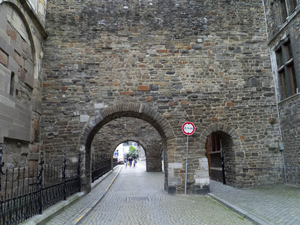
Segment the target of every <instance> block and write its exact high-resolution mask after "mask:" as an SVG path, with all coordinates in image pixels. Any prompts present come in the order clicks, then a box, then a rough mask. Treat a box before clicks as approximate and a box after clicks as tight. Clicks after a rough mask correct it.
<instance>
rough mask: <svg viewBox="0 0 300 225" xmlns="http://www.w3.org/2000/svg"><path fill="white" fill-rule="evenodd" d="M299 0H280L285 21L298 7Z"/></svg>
mask: <svg viewBox="0 0 300 225" xmlns="http://www.w3.org/2000/svg"><path fill="white" fill-rule="evenodd" d="M297 5H298V4H297V0H280V7H281V15H282V19H283V22H284V21H286V18H287V17H288V16H290V15H291V14H292V13H293V12H295V10H296V7H297Z"/></svg>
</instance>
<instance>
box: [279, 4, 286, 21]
mask: <svg viewBox="0 0 300 225" xmlns="http://www.w3.org/2000/svg"><path fill="white" fill-rule="evenodd" d="M285 3H286V2H285V0H281V1H280V4H281V10H282V19H283V21H285V20H286V17H287V10H286V4H285Z"/></svg>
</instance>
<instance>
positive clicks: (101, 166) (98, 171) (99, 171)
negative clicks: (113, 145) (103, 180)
mask: <svg viewBox="0 0 300 225" xmlns="http://www.w3.org/2000/svg"><path fill="white" fill-rule="evenodd" d="M117 165H118V159H115V158H114V159H113V167H115V166H117ZM110 170H111V159H106V160H101V161H96V162H95V161H94V160H92V182H94V181H95V180H97V179H98V178H100V177H101V176H103V175H104V174H106V173H107V172H108V171H110Z"/></svg>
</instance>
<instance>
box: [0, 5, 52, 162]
mask: <svg viewBox="0 0 300 225" xmlns="http://www.w3.org/2000/svg"><path fill="white" fill-rule="evenodd" d="M44 16H45V15H44ZM43 18H44V17H43ZM44 19H45V18H44ZM45 37H46V33H45V30H44V27H43V26H42V25H41V23H40V20H39V18H38V17H35V16H34V12H33V11H31V9H30V8H28V5H27V3H26V2H25V1H14V0H10V1H0V144H1V145H2V146H3V147H4V148H3V152H4V156H3V161H4V162H5V163H6V165H10V166H26V165H29V164H36V163H37V160H38V159H39V149H40V138H39V137H40V130H39V122H40V117H41V113H42V111H41V100H42V79H41V60H42V56H43V52H42V42H43V38H45Z"/></svg>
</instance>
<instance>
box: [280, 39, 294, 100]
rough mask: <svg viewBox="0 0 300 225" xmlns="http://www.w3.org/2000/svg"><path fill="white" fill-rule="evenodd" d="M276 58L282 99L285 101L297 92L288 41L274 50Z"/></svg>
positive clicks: (290, 48)
mask: <svg viewBox="0 0 300 225" xmlns="http://www.w3.org/2000/svg"><path fill="white" fill-rule="evenodd" d="M276 58H277V66H278V70H277V71H278V74H279V82H280V86H281V92H282V99H285V98H288V97H290V96H292V95H294V94H296V93H297V92H298V86H297V79H296V72H295V66H294V59H293V51H292V46H291V42H290V41H289V40H288V41H286V42H285V43H283V44H282V45H281V46H280V47H279V48H278V49H277V50H276Z"/></svg>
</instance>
